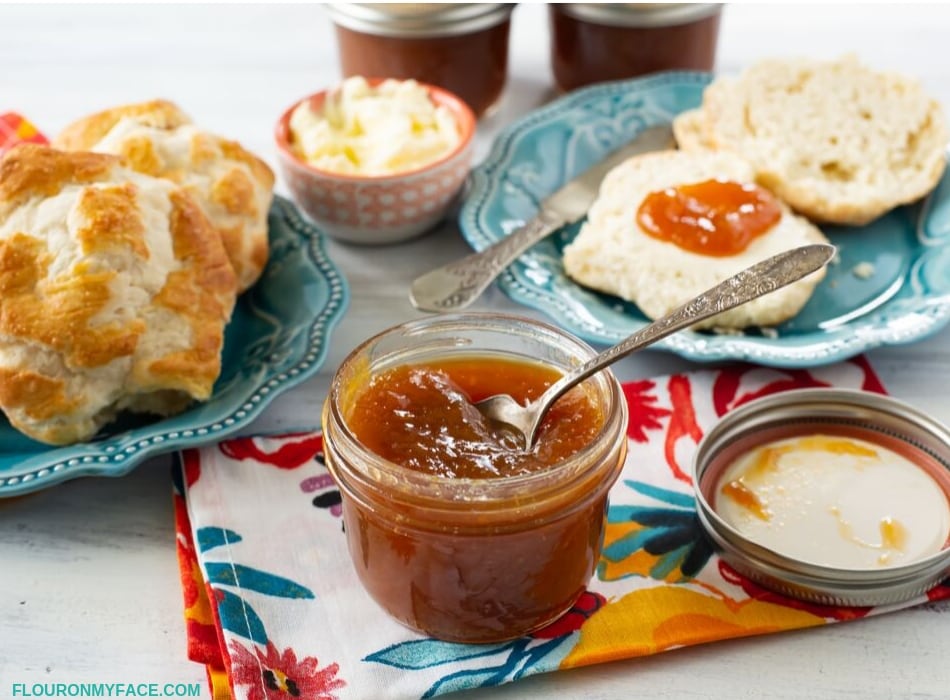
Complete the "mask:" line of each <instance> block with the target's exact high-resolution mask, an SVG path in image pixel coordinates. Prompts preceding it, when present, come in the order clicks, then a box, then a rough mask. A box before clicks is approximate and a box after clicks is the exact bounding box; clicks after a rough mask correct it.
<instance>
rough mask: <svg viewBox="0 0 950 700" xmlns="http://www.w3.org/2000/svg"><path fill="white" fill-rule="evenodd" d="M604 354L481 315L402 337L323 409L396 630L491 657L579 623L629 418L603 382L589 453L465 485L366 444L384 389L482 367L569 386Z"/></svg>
mask: <svg viewBox="0 0 950 700" xmlns="http://www.w3.org/2000/svg"><path fill="white" fill-rule="evenodd" d="M594 354H595V353H594V351H593V350H592V349H591V348H590V347H589V346H588V345H586V344H585V343H583V342H582V341H580V340H578V339H576V338H574V337H573V336H571V335H569V334H567V333H565V332H563V331H561V330H559V329H557V328H555V327H553V326H550V325H548V324H544V323H539V322H536V321H533V320H530V319H524V318H519V317H515V316H508V315H503V314H479V313H467V314H454V315H441V316H431V317H428V318H424V319H422V320H418V321H412V322H409V323H406V324H403V325H400V326H396V327H394V328H392V329H390V330H387V331H385V332H383V333H381V334H379V335H377V336H375V337H374V338H371V339H370V340H368V341H366V342H365V343H363V344H362V345H360V346H359V347H358V348H356V349H355V350H354V351H353V352H352V353H351V354H350V355H349V356H348V357H347V358H346V359H345V360H344V361H343V363H342V364H341V366H340V368H339V370H338V371H337V373H336V374H335V376H334V378H333V381H332V384H331V387H330V393H329V395H328V398H327V401H326V403H325V405H324V409H323V430H324V453H325V456H326V461H327V466H328V468H329V469H330V472H331V473H332V475H333V477H334V479H335V480H336V482H337V484H338V485H339V488H340V492H341V494H342V496H343V517H344V523H345V529H346V537H347V544H348V546H349V551H350V556H351V558H352V560H353V565H354V567H355V569H356V572H357V574H358V576H359V578H360V580H361V581H362V583H363V586H364V587H365V588H366V590H367V591H368V592H369V594H370V595H371V596H372V597H373V598H374V599H375V600H376V602H377V603H379V605H380V606H382V608H383V609H384V610H386V611H387V612H388V613H389V614H390V615H391V616H392V617H394V618H395V619H396V620H398V621H399V622H401V623H403V624H404V625H406V626H408V627H410V628H412V629H415V630H418V631H420V632H423V633H425V634H428V635H431V636H433V637H436V638H439V639H443V640H448V641H456V642H468V643H488V642H498V641H502V640H506V639H511V638H514V637H518V636H520V635H523V634H526V633H528V632H531V631H533V630H536V629H539V628H541V627H543V626H545V625H547V624H549V623H550V622H552V621H553V620H555V619H557V618H558V617H560V616H561V615H562V614H563V613H565V612H566V611H567V610H569V609H570V608H571V606H572V605H573V604H574V602H575V601H576V600H577V598H578V597H579V596H580V595H581V593H583V592H584V589H585V587H586V585H587V583H588V581H589V580H590V577H591V576H592V575H593V572H594V568H595V566H596V565H597V561H598V558H599V556H600V550H601V545H602V540H603V532H604V525H605V517H606V509H607V493H608V491H609V489H610V487H611V485H612V484H613V483H614V481H615V480H616V478H617V476H618V475H619V473H620V470H621V468H622V466H623V461H624V457H625V456H626V428H627V408H626V402H625V400H624V398H623V393H622V391H621V389H620V385H619V383H618V382H617V380H616V378H615V377H614V376H613V374H612V373H610V372H601V373H599V374H598V375H596V376H594V377H592V378H591V379H589V380H587V382H586V383H585V385H584V390H585V391H586V392H587V393H588V397H589V398H590V399H591V400H592V401H594V402H596V404H597V405H598V406H599V407H600V409H601V411H602V415H603V425H602V426H601V428H600V431H599V432H598V433H597V435H596V437H595V438H594V439H593V440H591V441H590V442H589V443H588V444H587V445H586V446H585V447H583V448H581V450H580V451H578V452H576V453H575V454H573V455H572V456H570V457H568V458H566V459H563V460H561V461H559V462H557V463H556V464H554V465H553V466H551V467H549V468H547V469H545V470H542V471H537V472H532V473H528V474H522V475H518V476H507V477H497V478H451V477H445V476H436V475H431V474H426V473H422V472H419V471H414V470H411V469H408V468H405V467H402V466H399V465H397V464H394V463H392V462H389V461H387V460H385V459H383V458H381V457H379V456H378V455H376V454H374V453H372V452H370V451H369V450H368V449H366V448H365V447H364V446H363V445H362V444H361V443H360V441H359V440H358V439H357V438H356V436H355V435H354V434H353V432H352V431H351V430H350V428H349V427H348V425H347V415H348V412H349V411H350V408H351V407H352V405H353V403H354V401H355V398H356V397H357V396H358V395H359V394H360V392H361V391H362V390H363V389H364V388H365V387H366V386H367V385H368V383H369V380H370V378H371V377H373V376H374V375H375V374H377V373H379V372H382V371H384V370H387V369H391V368H393V367H396V366H400V365H406V364H416V363H420V362H436V361H438V360H440V359H461V358H478V357H480V356H484V357H490V358H502V359H513V360H516V361H520V362H533V363H535V364H537V363H541V364H542V365H547V366H550V367H554V368H557V369H558V371H559V372H561V373H563V372H564V371H566V370H568V369H570V368H571V367H575V366H577V365H579V364H581V363H583V362H585V361H587V360H588V359H590V358H591V357H593V355H594Z"/></svg>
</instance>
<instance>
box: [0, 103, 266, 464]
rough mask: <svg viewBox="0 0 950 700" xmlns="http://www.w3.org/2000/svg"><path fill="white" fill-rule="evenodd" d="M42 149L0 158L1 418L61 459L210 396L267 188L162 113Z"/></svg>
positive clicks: (253, 273) (116, 115)
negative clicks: (142, 417) (65, 450)
mask: <svg viewBox="0 0 950 700" xmlns="http://www.w3.org/2000/svg"><path fill="white" fill-rule="evenodd" d="M53 145H54V147H53V148H50V147H45V146H40V145H34V144H22V145H19V146H16V147H14V148H13V149H11V150H10V151H9V152H8V153H7V154H6V155H5V156H4V157H3V159H2V160H0V409H2V410H3V412H4V413H5V414H6V416H7V418H8V419H9V420H10V422H11V424H12V425H13V426H14V427H16V428H17V429H18V430H20V431H21V432H23V433H24V434H26V435H28V436H29V437H31V438H34V439H36V440H40V441H42V442H45V443H49V444H54V445H62V444H70V443H74V442H81V441H86V440H89V439H91V438H93V437H94V436H95V435H96V433H97V432H98V431H99V430H100V429H101V428H102V427H103V426H104V425H105V424H106V423H108V422H109V421H110V420H112V419H113V418H114V417H115V416H116V414H117V413H118V412H120V411H124V410H129V411H136V412H145V413H153V414H158V415H169V414H173V413H176V412H179V411H182V410H184V409H185V408H186V407H187V406H188V405H189V404H190V403H191V402H192V401H195V400H199V401H200V400H205V399H207V398H209V397H210V395H211V392H212V388H213V386H214V383H215V380H216V379H217V378H218V375H219V374H220V371H221V350H222V346H223V339H224V329H225V326H226V325H227V323H228V321H229V320H230V317H231V312H232V309H233V307H234V304H235V300H236V297H237V295H238V294H239V293H240V292H241V291H243V290H245V289H247V288H248V287H250V286H251V285H252V284H253V283H254V282H255V280H256V279H257V278H258V277H259V276H260V274H261V272H262V270H263V268H264V265H265V264H266V262H267V254H268V249H267V211H268V208H269V206H270V201H271V197H272V190H273V184H274V177H273V175H272V173H271V171H270V169H269V168H268V167H267V165H266V164H264V163H263V162H262V161H261V160H259V159H258V158H256V157H255V156H253V155H252V154H250V153H248V152H247V151H245V150H244V149H243V148H241V146H240V145H238V144H237V143H234V142H232V141H228V140H226V139H223V138H220V137H218V136H215V135H213V134H210V133H208V132H206V131H204V130H202V129H200V128H198V127H197V126H195V125H194V124H192V123H191V121H190V120H189V119H188V117H187V116H186V115H185V114H184V113H183V112H182V111H181V110H180V109H178V107H176V106H175V105H173V104H171V103H170V102H165V101H152V102H147V103H143V104H136V105H128V106H124V107H119V108H116V109H110V110H107V111H105V112H101V113H99V114H95V115H92V116H90V117H87V118H84V119H82V120H80V121H78V122H76V123H74V124H72V125H71V126H69V127H67V128H66V129H65V130H64V131H63V133H62V134H60V135H59V136H58V137H57V138H56V139H55V140H54V142H53Z"/></svg>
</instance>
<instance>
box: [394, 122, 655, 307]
mask: <svg viewBox="0 0 950 700" xmlns="http://www.w3.org/2000/svg"><path fill="white" fill-rule="evenodd" d="M673 145H674V141H673V132H672V129H671V128H670V126H669V124H664V125H662V126H656V127H652V128H650V129H647V130H645V131H642V132H641V133H640V134H639V135H638V136H637V137H636V138H635V139H634V140H633V141H631V142H630V143H628V144H627V145H625V146H622V147H621V148H619V149H618V150H616V151H614V152H613V153H611V154H610V155H608V156H607V157H606V158H604V159H603V160H601V161H600V162H598V163H596V164H595V165H593V166H591V167H590V168H588V169H587V170H585V171H584V172H583V173H581V174H580V175H578V176H577V177H575V178H574V179H573V180H571V181H570V182H568V183H567V184H565V185H564V186H563V187H561V188H560V189H559V190H557V191H556V192H555V193H554V194H551V195H549V196H548V197H546V198H545V199H544V200H542V202H541V210H540V211H539V212H538V214H537V216H535V217H534V218H533V219H531V220H530V221H528V222H527V223H526V224H524V225H523V226H521V227H519V228H517V229H515V230H514V231H512V233H511V234H510V235H508V236H506V237H505V238H502V239H501V240H500V241H498V242H497V243H494V244H492V245H490V246H488V247H487V248H485V250H483V251H481V252H478V253H473V254H472V255H468V256H466V257H464V258H462V259H460V260H455V261H453V262H450V263H448V264H447V265H444V266H442V267H439V268H436V269H435V270H432V271H431V272H427V273H426V274H424V275H422V276H421V277H417V278H416V279H415V280H414V281H413V283H412V285H411V286H410V287H409V301H411V302H412V305H413V306H415V307H416V308H417V309H420V310H422V311H454V310H456V309H464V308H465V307H466V306H468V305H469V304H471V303H472V302H473V301H475V300H476V299H477V298H478V297H479V295H480V294H481V293H482V292H483V291H485V288H486V287H487V286H488V285H489V284H491V283H492V280H494V279H495V278H496V277H497V276H498V275H499V274H501V271H502V270H504V269H505V268H506V267H508V265H510V264H511V263H512V262H513V261H514V260H515V259H516V258H517V257H518V256H519V255H521V254H522V253H523V252H525V251H526V250H527V249H528V248H530V247H531V246H533V245H534V244H535V243H537V242H538V241H540V240H541V239H543V238H545V237H547V236H549V235H551V234H552V233H554V232H555V231H557V230H558V229H560V228H561V227H562V226H565V225H567V224H569V223H572V222H574V221H577V220H578V219H580V218H582V217H583V216H584V215H585V214H586V213H587V210H588V209H589V208H590V205H591V204H593V202H594V200H595V199H596V198H597V192H598V190H599V189H600V183H601V181H602V180H603V179H604V177H605V176H606V175H607V173H608V172H610V171H611V170H612V169H613V168H614V167H615V166H617V165H619V164H620V163H621V162H623V161H624V160H626V159H627V158H629V157H630V156H634V155H637V154H638V153H646V152H648V151H657V150H661V149H664V148H672V147H673Z"/></svg>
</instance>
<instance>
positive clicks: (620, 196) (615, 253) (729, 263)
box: [564, 151, 828, 329]
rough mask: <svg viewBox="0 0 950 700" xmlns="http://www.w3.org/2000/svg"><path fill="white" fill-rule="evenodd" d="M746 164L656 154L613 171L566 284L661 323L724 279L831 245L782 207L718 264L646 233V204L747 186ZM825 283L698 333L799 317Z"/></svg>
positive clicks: (567, 263)
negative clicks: (710, 183) (619, 301)
mask: <svg viewBox="0 0 950 700" xmlns="http://www.w3.org/2000/svg"><path fill="white" fill-rule="evenodd" d="M754 174H755V172H754V170H753V168H752V166H750V165H749V164H748V163H747V162H745V161H744V160H742V159H741V158H739V157H738V156H735V155H732V154H730V153H722V152H716V151H696V152H686V151H659V152H655V153H647V154H644V155H640V156H635V157H633V158H630V159H629V160H627V161H625V162H623V163H621V164H620V165H618V166H617V167H616V168H614V169H613V170H612V171H611V172H610V173H609V174H608V175H607V177H606V178H605V179H604V181H603V183H602V185H601V188H600V193H599V195H598V197H597V200H596V202H594V204H593V206H592V207H591V209H590V211H589V212H588V217H587V221H586V222H585V223H584V224H583V226H582V227H581V230H580V232H579V233H578V235H577V237H576V238H575V239H574V240H573V241H572V242H571V243H570V244H568V245H567V246H566V247H565V249H564V269H565V271H566V273H567V275H568V276H569V277H571V278H572V279H574V280H575V281H576V282H579V283H580V284H582V285H584V286H586V287H590V288H592V289H595V290H598V291H601V292H606V293H608V294H613V295H616V296H619V297H621V298H623V299H626V300H628V301H631V302H633V303H635V304H636V305H637V306H638V307H639V309H640V310H641V311H642V312H643V313H644V314H645V315H646V316H647V317H649V318H651V319H657V318H660V317H661V316H664V315H665V314H667V313H669V312H671V311H673V310H674V309H676V308H677V307H678V306H680V305H682V304H684V303H685V302H687V301H689V300H690V299H692V298H693V297H694V296H696V295H698V294H700V293H702V292H704V291H705V290H707V289H709V288H710V287H713V286H714V285H716V284H718V283H719V282H722V281H723V280H725V279H726V278H727V277H730V276H731V275H734V274H736V273H737V272H740V271H741V270H742V269H744V268H746V267H748V266H750V265H753V264H755V263H757V262H760V261H762V260H765V259H766V258H768V257H770V256H772V255H776V254H778V253H781V252H783V251H785V250H789V249H791V248H795V247H797V246H801V245H807V244H810V243H827V242H828V241H827V239H826V238H825V237H824V235H822V233H821V231H819V230H818V229H817V228H816V227H815V226H813V225H812V224H811V223H809V222H808V221H807V220H805V219H803V218H802V217H800V216H796V215H795V214H793V213H792V212H791V211H790V210H789V209H788V207H787V206H785V205H784V204H782V203H781V202H778V204H779V206H780V208H781V218H780V219H779V220H778V222H777V223H775V224H774V225H773V226H772V228H770V229H769V230H767V231H766V232H765V233H764V234H762V235H761V236H759V237H757V238H754V239H753V240H752V241H751V243H750V244H749V245H748V247H747V248H746V249H745V250H743V251H742V252H741V253H738V254H735V255H730V256H726V257H715V256H709V255H703V254H699V253H694V252H690V251H688V250H685V249H683V248H680V247H679V246H677V245H675V244H674V243H671V242H667V241H663V240H659V239H657V238H654V237H652V236H650V235H648V234H646V233H644V232H643V230H642V229H641V228H640V226H639V225H638V223H637V212H638V209H639V207H640V204H641V203H642V202H643V200H644V198H645V197H646V196H647V195H648V194H650V193H652V192H656V191H661V190H664V189H666V188H668V187H675V186H678V185H685V184H693V183H698V182H704V181H706V180H711V179H725V180H731V181H735V182H738V183H743V184H745V183H749V182H751V181H752V178H753V176H754ZM823 277H824V270H819V271H818V272H815V273H812V274H811V275H809V276H808V277H805V278H804V279H802V280H799V281H798V282H794V283H792V284H791V285H788V286H786V287H783V288H781V289H777V290H776V291H774V292H771V293H769V294H767V295H765V296H763V297H759V298H758V299H754V300H752V301H750V302H748V303H746V304H743V305H742V306H738V307H736V308H734V309H731V310H729V311H726V312H724V313H721V314H718V315H716V316H714V317H712V318H710V319H707V320H706V321H704V322H701V323H699V324H696V325H695V326H694V328H696V329H699V328H714V327H715V328H729V329H736V328H745V327H747V326H772V325H775V324H778V323H781V322H782V321H785V320H787V319H789V318H791V317H792V316H794V315H795V314H797V313H798V312H799V311H800V310H801V308H802V307H803V306H804V305H805V303H806V302H807V301H808V299H809V298H810V296H811V294H812V292H813V291H814V288H815V287H816V286H817V284H818V283H819V282H820V281H821V279H822V278H823Z"/></svg>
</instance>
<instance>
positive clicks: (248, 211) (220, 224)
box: [53, 100, 274, 291]
mask: <svg viewBox="0 0 950 700" xmlns="http://www.w3.org/2000/svg"><path fill="white" fill-rule="evenodd" d="M53 145H54V146H56V147H58V148H63V149H66V150H70V151H96V152H99V153H112V154H115V155H120V156H123V157H124V158H125V159H126V162H127V163H128V165H129V166H130V167H131V168H132V169H134V170H136V171H137V172H140V173H144V174H146V175H152V176H155V177H163V178H166V179H169V180H171V181H172V182H174V183H176V184H178V185H181V186H182V187H184V188H185V189H187V190H188V191H189V192H190V193H191V194H192V195H193V196H194V198H195V200H196V201H197V202H198V203H199V204H200V205H201V207H202V208H203V209H204V212H205V214H206V215H207V217H208V219H209V220H210V221H211V223H212V224H213V225H214V227H215V228H216V229H217V230H218V232H219V234H220V236H221V239H222V241H223V243H224V247H225V250H227V253H228V259H229V260H230V261H231V264H232V265H233V266H234V271H235V272H236V273H237V277H238V284H239V287H240V290H241V291H244V290H245V289H247V288H248V287H250V286H251V285H252V284H254V282H255V281H256V280H257V278H258V277H259V276H260V274H261V272H262V270H263V269H264V266H265V265H266V264H267V254H268V248H267V212H268V209H269V208H270V203H271V198H272V196H273V186H274V175H273V173H272V172H271V170H270V168H269V167H268V166H267V165H266V164H265V163H264V162H263V161H261V160H260V159H259V158H257V157H256V156H254V155H252V154H251V153H249V152H248V151H246V150H244V149H243V148H242V147H241V146H240V145H239V144H238V143H236V142H234V141H228V140H226V139H223V138H221V137H219V136H215V135H213V134H210V133H208V132H207V131H204V130H202V129H200V128H199V127H197V126H195V125H194V124H192V123H191V120H190V119H189V118H188V116H187V115H186V114H185V113H184V112H182V111H181V109H179V108H178V107H177V106H176V105H174V104H173V103H171V102H168V101H165V100H153V101H151V102H143V103H140V104H133V105H125V106H122V107H115V108H113V109H109V110H106V111H104V112H99V113H97V114H93V115H91V116H88V117H85V118H83V119H80V120H79V121H77V122H74V123H73V124H71V125H69V126H68V127H66V129H64V130H63V131H62V133H60V134H59V135H58V136H57V137H56V138H55V139H54V140H53Z"/></svg>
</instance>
